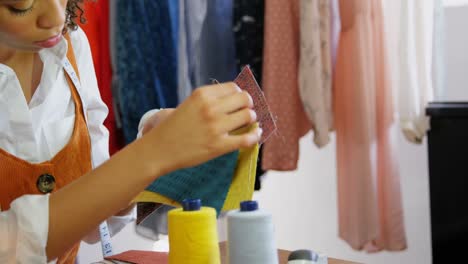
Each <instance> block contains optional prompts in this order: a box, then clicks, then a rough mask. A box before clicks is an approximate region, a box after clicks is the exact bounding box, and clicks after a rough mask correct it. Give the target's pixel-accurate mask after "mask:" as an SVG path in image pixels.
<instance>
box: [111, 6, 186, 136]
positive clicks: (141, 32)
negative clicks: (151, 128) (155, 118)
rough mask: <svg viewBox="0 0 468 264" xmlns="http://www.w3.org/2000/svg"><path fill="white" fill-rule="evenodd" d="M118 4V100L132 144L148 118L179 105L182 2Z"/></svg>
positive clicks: (125, 129)
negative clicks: (152, 112) (157, 110)
mask: <svg viewBox="0 0 468 264" xmlns="http://www.w3.org/2000/svg"><path fill="white" fill-rule="evenodd" d="M116 1H117V4H116V12H117V14H118V17H117V19H116V21H115V23H117V25H116V42H117V43H116V50H117V51H116V53H117V55H116V59H117V63H116V65H117V74H116V75H117V76H118V78H119V79H118V81H117V88H116V90H117V93H118V94H117V96H116V98H117V100H118V102H117V104H118V108H119V112H120V115H121V119H122V128H123V134H124V137H125V141H126V143H130V142H131V141H133V140H134V139H135V137H136V135H137V132H138V131H137V130H138V123H139V121H140V118H141V117H142V116H143V114H144V113H146V112H147V111H148V110H150V109H154V108H166V107H176V106H177V104H178V96H177V38H178V15H179V14H178V1H173V0H157V1H154V0H138V1H128V0H116Z"/></svg>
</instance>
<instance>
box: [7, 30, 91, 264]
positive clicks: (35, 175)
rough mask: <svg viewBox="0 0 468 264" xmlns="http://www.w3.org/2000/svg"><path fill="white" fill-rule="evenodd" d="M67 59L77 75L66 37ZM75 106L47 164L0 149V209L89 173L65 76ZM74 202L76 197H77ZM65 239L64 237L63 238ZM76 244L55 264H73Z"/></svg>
mask: <svg viewBox="0 0 468 264" xmlns="http://www.w3.org/2000/svg"><path fill="white" fill-rule="evenodd" d="M66 39H67V41H68V53H67V58H68V60H69V61H70V64H71V65H72V66H73V68H74V70H75V72H76V74H77V75H78V67H77V65H76V60H75V55H74V51H73V48H72V45H71V41H70V38H69V36H68V34H67V35H66ZM65 74H66V77H67V82H68V85H69V86H70V90H71V94H72V98H73V102H74V104H75V123H74V129H73V134H72V136H71V138H70V141H69V142H68V144H67V145H66V146H65V147H64V148H63V149H62V150H61V151H60V152H59V153H57V154H56V155H55V156H54V157H53V158H52V159H51V160H49V161H45V162H42V163H39V164H32V163H29V162H27V161H25V160H22V159H19V158H17V157H16V156H13V155H11V154H10V153H8V152H6V151H4V150H3V149H0V182H1V184H0V205H1V207H0V208H2V209H4V210H7V209H8V208H9V207H10V203H11V202H12V201H13V200H15V199H16V198H18V197H20V196H22V195H25V194H44V193H50V192H54V191H56V190H58V189H60V188H62V187H64V186H65V185H67V184H68V183H70V182H72V181H74V180H76V179H77V178H79V177H80V176H82V175H84V174H86V173H88V172H89V171H91V169H92V162H91V142H90V138H89V132H88V128H87V126H86V120H85V116H84V112H83V107H82V103H81V100H80V96H79V94H78V91H77V88H76V87H75V85H74V84H73V82H72V81H71V79H70V77H69V75H68V74H67V73H66V72H65ZM77 198H78V197H77ZM63 235H66V234H63ZM79 245H80V244H79V243H77V244H75V245H74V246H73V247H72V248H70V249H69V250H68V251H67V252H66V253H65V254H64V255H63V256H61V257H59V258H58V262H57V263H59V264H62V263H64V264H65V263H66V264H74V263H75V258H76V255H77V253H78V249H79Z"/></svg>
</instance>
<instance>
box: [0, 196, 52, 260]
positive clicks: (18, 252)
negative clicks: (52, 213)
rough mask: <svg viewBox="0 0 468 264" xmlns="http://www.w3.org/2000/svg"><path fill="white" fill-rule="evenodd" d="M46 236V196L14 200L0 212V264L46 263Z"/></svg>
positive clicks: (47, 199) (47, 227)
mask: <svg viewBox="0 0 468 264" xmlns="http://www.w3.org/2000/svg"><path fill="white" fill-rule="evenodd" d="M48 232H49V196H48V195H25V196H22V197H20V198H18V199H16V200H15V201H13V202H12V203H11V208H10V209H9V210H7V211H3V212H0V238H1V239H0V263H8V264H9V263H46V262H47V255H46V251H45V250H46V245H47V236H48ZM50 263H55V261H52V262H50Z"/></svg>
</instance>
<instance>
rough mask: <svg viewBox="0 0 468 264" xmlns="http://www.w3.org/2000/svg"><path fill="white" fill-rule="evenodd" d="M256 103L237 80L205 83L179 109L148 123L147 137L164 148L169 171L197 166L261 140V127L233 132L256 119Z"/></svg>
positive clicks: (168, 110)
mask: <svg viewBox="0 0 468 264" xmlns="http://www.w3.org/2000/svg"><path fill="white" fill-rule="evenodd" d="M252 107H253V101H252V98H251V97H250V95H248V94H247V93H246V92H243V91H241V90H240V88H239V87H237V85H236V84H234V83H223V84H216V85H209V86H204V87H201V88H198V89H196V90H195V91H194V93H193V94H192V96H190V97H189V98H188V99H187V100H186V101H185V102H184V103H182V104H181V105H180V106H179V107H178V108H177V109H175V110H173V109H166V111H165V112H163V113H161V114H160V115H158V116H155V117H154V119H152V121H151V123H148V126H147V127H145V130H144V133H146V136H145V137H143V139H144V140H147V142H148V143H150V144H152V146H153V148H154V149H159V150H163V151H164V153H165V155H164V157H165V161H164V164H165V165H167V168H165V169H166V170H167V171H172V170H176V169H179V168H185V167H191V166H195V165H198V164H200V163H203V162H205V161H208V160H210V159H213V158H215V157H217V156H220V155H223V154H225V153H228V152H231V151H234V150H236V149H239V148H244V147H250V146H252V145H254V144H256V143H258V141H259V140H260V137H261V129H256V130H254V131H251V132H248V133H245V134H240V135H231V134H230V132H232V131H234V130H236V129H238V128H240V127H243V126H246V125H249V124H252V123H253V122H255V121H256V118H257V116H256V114H255V112H254V111H253V110H252ZM162 111H164V110H162ZM156 125H157V127H156ZM151 128H153V129H151ZM149 129H151V131H148V130H149ZM145 138H146V139H145ZM159 165H160V164H159ZM159 169H161V168H159Z"/></svg>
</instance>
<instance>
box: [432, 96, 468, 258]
mask: <svg viewBox="0 0 468 264" xmlns="http://www.w3.org/2000/svg"><path fill="white" fill-rule="evenodd" d="M427 115H428V116H430V117H431V128H430V130H429V132H428V150H429V151H428V152H429V184H430V208H431V209H430V210H431V231H432V255H433V263H434V264H439V263H447V260H448V259H460V260H462V259H466V256H467V252H468V242H467V241H468V102H457V103H456V102H451V103H442V102H438V103H431V104H430V105H429V107H428V108H427Z"/></svg>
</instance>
